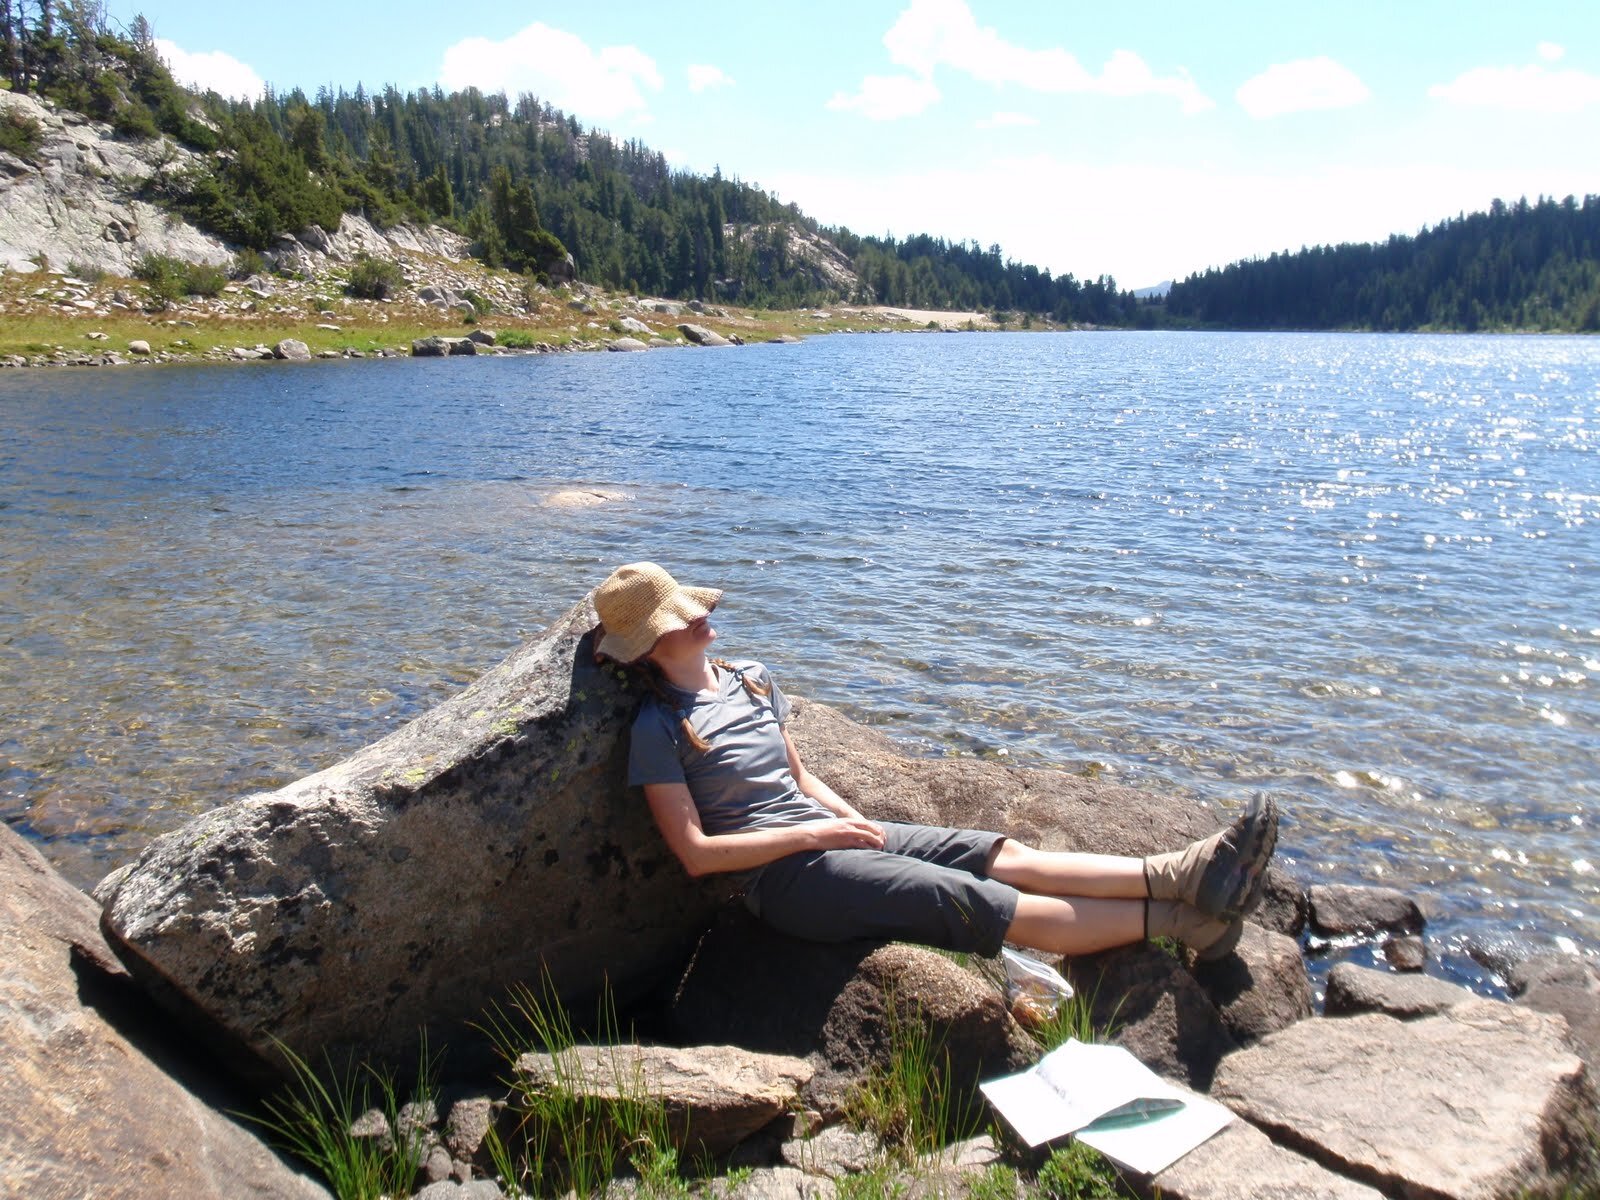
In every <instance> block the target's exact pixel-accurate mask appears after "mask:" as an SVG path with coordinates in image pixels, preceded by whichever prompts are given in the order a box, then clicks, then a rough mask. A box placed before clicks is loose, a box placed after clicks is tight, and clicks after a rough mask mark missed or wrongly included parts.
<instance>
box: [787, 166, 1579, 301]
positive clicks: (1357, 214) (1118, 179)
mask: <svg viewBox="0 0 1600 1200" xmlns="http://www.w3.org/2000/svg"><path fill="white" fill-rule="evenodd" d="M764 183H765V184H766V185H767V186H769V187H772V188H773V189H775V190H776V191H777V192H778V193H779V194H781V195H782V196H784V198H785V199H787V200H792V201H793V202H795V203H796V204H798V205H799V206H800V207H801V208H802V209H803V210H805V212H806V213H807V214H809V215H810V216H813V217H816V218H817V219H818V220H819V221H822V222H823V223H825V224H843V225H848V226H849V227H850V228H852V229H855V230H859V231H871V232H873V233H877V232H881V231H886V230H887V231H891V232H893V233H894V234H895V235H896V236H905V235H908V234H913V233H931V234H935V235H937V236H942V237H946V238H950V239H953V240H966V239H976V240H978V241H979V242H980V243H982V244H983V245H985V246H987V245H989V244H991V243H994V242H998V243H999V244H1000V245H1001V247H1002V248H1003V249H1004V251H1005V253H1006V256H1007V257H1008V258H1012V259H1015V260H1017V261H1019V262H1025V263H1034V264H1037V265H1038V266H1040V267H1048V268H1050V270H1052V271H1053V272H1055V273H1056V274H1058V275H1059V274H1062V273H1065V272H1069V271H1070V272H1071V273H1073V274H1074V275H1076V276H1077V277H1078V278H1079V279H1091V278H1094V277H1095V276H1097V275H1100V274H1110V275H1114V276H1116V279H1117V282H1118V283H1119V284H1120V285H1121V286H1124V287H1130V288H1132V287H1144V286H1147V285H1150V284H1154V283H1156V282H1158V281H1160V280H1162V279H1182V278H1183V277H1185V276H1186V275H1189V274H1191V273H1193V272H1196V271H1203V270H1205V269H1206V268H1207V267H1211V266H1223V265H1226V264H1227V263H1230V262H1234V261H1236V260H1238V259H1242V258H1249V257H1255V256H1262V257H1264V256H1266V255H1268V254H1271V253H1273V252H1275V251H1280V250H1298V249H1300V248H1301V247H1302V246H1306V245H1317V244H1328V243H1338V242H1342V241H1358V242H1365V241H1382V240H1383V239H1385V238H1387V237H1388V236H1389V235H1390V234H1391V233H1415V232H1416V231H1417V230H1418V229H1419V228H1421V227H1422V226H1423V225H1434V224H1437V223H1438V222H1439V221H1441V220H1443V219H1445V218H1446V217H1453V216H1454V215H1455V214H1456V213H1458V212H1462V211H1467V212H1471V211H1474V210H1477V211H1482V210H1485V209H1487V208H1488V207H1489V202H1490V201H1491V200H1492V199H1493V198H1494V197H1496V196H1501V197H1504V198H1505V199H1507V200H1511V199H1514V198H1516V197H1518V196H1522V195H1528V196H1530V197H1531V196H1533V195H1536V194H1538V193H1540V192H1543V193H1545V194H1547V195H1554V196H1562V195H1567V194H1575V195H1579V196H1581V195H1584V194H1585V192H1586V190H1588V191H1592V190H1593V189H1594V180H1593V177H1592V174H1591V173H1590V172H1589V171H1587V170H1586V169H1584V167H1583V166H1582V164H1574V165H1572V166H1570V167H1566V168H1561V169H1554V170H1550V171H1546V172H1544V173H1543V174H1542V175H1540V176H1535V177H1533V178H1530V177H1529V175H1528V173H1527V171H1526V169H1525V168H1513V167H1506V168H1495V167H1483V168H1452V167H1445V166H1441V165H1439V164H1437V163H1420V162H1419V163H1415V164H1411V165H1403V166H1389V167H1354V166H1330V167H1324V168H1319V169H1317V170H1314V171H1306V172H1300V173H1284V174H1272V173H1267V172H1244V171H1240V172H1223V171H1219V170H1217V169H1215V168H1211V169H1206V168H1200V167H1171V166H1166V165H1118V166H1106V165H1096V164H1092V163H1084V162H1073V161H1067V160H1064V159H1059V158H1056V157H1054V156H1051V155H1043V154H1041V155H1033V156H1029V157H1019V158H1000V159H996V160H994V161H992V162H990V163H988V164H986V165H985V166H984V167H983V168H981V169H971V170H963V169H956V168H939V169H935V170H928V171H919V172H915V173H908V174H892V175H866V174H858V173H853V172H840V173H837V174H799V173H794V174H782V173H779V174H777V175H775V176H773V177H771V178H767V179H765V180H764ZM1174 196H1182V197H1183V203H1182V204H1181V205H1176V206H1174V204H1173V203H1172V198H1173V197H1174Z"/></svg>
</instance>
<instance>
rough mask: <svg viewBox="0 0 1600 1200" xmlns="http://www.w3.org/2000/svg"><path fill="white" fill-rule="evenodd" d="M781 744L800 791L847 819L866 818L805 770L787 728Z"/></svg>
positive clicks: (863, 819)
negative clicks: (787, 755)
mask: <svg viewBox="0 0 1600 1200" xmlns="http://www.w3.org/2000/svg"><path fill="white" fill-rule="evenodd" d="M783 746H784V749H785V750H787V751H788V752H789V774H791V775H793V776H794V781H795V783H796V785H798V786H799V788H800V790H801V791H802V792H804V793H805V794H806V795H807V796H810V797H811V798H812V799H813V800H815V801H816V802H817V803H818V804H820V805H822V806H823V807H824V808H827V809H830V810H831V811H833V812H836V813H838V814H839V815H840V816H841V817H843V818H845V819H846V820H848V821H865V820H867V818H866V817H864V816H862V815H861V813H860V812H858V811H857V810H856V809H855V808H854V807H852V806H851V805H850V804H849V803H848V802H847V801H846V800H845V799H844V797H842V796H840V795H839V793H838V792H836V791H834V790H833V789H832V788H831V787H829V786H828V785H827V784H825V783H823V782H822V780H820V779H818V778H817V777H816V776H815V775H813V774H812V773H811V772H810V771H808V770H806V765H805V763H803V762H801V761H800V751H799V749H798V748H797V747H796V746H795V744H794V739H793V738H792V737H790V736H789V730H788V729H787V728H785V729H784V730H783ZM869 823H870V822H869Z"/></svg>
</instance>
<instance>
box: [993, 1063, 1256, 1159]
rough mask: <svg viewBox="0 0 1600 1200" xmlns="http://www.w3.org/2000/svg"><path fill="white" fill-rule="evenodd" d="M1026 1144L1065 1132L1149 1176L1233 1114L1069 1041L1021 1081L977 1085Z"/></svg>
mask: <svg viewBox="0 0 1600 1200" xmlns="http://www.w3.org/2000/svg"><path fill="white" fill-rule="evenodd" d="M980 1086H981V1088H982V1091H983V1094H984V1095H985V1096H986V1097H988V1100H989V1103H990V1104H992V1105H994V1108H995V1111H996V1112H998V1113H999V1114H1000V1115H1001V1116H1002V1117H1004V1118H1005V1119H1006V1120H1007V1121H1008V1122H1009V1123H1010V1125H1011V1127H1012V1128H1013V1129H1015V1130H1016V1131H1017V1135H1018V1136H1019V1137H1021V1138H1022V1140H1023V1141H1025V1142H1027V1143H1028V1145H1030V1146H1038V1145H1042V1144H1043V1143H1045V1142H1049V1141H1053V1140H1054V1139H1056V1138H1059V1137H1065V1136H1066V1135H1067V1134H1069V1133H1070V1134H1073V1135H1075V1136H1076V1137H1077V1139H1078V1140H1079V1141H1080V1142H1084V1143H1085V1144H1087V1145H1090V1146H1093V1147H1094V1148H1095V1149H1096V1150H1098V1151H1100V1152H1101V1153H1102V1154H1104V1155H1105V1156H1106V1157H1107V1158H1111V1159H1114V1160H1116V1161H1117V1162H1119V1163H1121V1164H1122V1165H1123V1166H1125V1167H1128V1168H1130V1169H1132V1170H1135V1171H1140V1172H1143V1173H1144V1174H1146V1175H1154V1174H1155V1173H1156V1172H1157V1171H1160V1170H1163V1169H1164V1168H1166V1167H1168V1166H1170V1165H1171V1164H1172V1163H1175V1162H1177V1161H1178V1159H1180V1158H1182V1157H1183V1156H1184V1155H1185V1154H1187V1153H1189V1151H1191V1150H1193V1149H1194V1148H1195V1147H1196V1146H1198V1145H1199V1144H1200V1143H1201V1142H1203V1141H1205V1140H1206V1139H1207V1138H1209V1137H1210V1136H1211V1135H1212V1134H1214V1133H1216V1132H1217V1131H1218V1130H1219V1129H1221V1128H1222V1127H1223V1126H1224V1125H1226V1124H1227V1123H1228V1122H1229V1121H1231V1120H1233V1114H1232V1113H1230V1112H1229V1111H1228V1110H1227V1109H1225V1108H1223V1107H1222V1105H1220V1104H1217V1103H1216V1102H1215V1101H1212V1100H1207V1099H1206V1098H1205V1097H1204V1096H1200V1095H1197V1094H1196V1093H1194V1092H1189V1091H1185V1090H1184V1089H1182V1088H1180V1087H1176V1086H1174V1085H1173V1084H1170V1083H1168V1082H1167V1081H1166V1080H1164V1079H1162V1078H1161V1077H1160V1076H1158V1075H1157V1074H1156V1073H1155V1072H1154V1071H1152V1070H1150V1068H1149V1067H1147V1066H1145V1065H1144V1064H1143V1063H1142V1062H1140V1061H1139V1060H1138V1059H1136V1058H1135V1057H1134V1056H1133V1055H1131V1054H1129V1053H1128V1052H1127V1051H1126V1050H1124V1049H1123V1048H1122V1047H1121V1046H1101V1045H1091V1044H1089V1043H1085V1042H1080V1041H1077V1040H1076V1039H1074V1040H1071V1041H1067V1042H1065V1043H1063V1044H1062V1045H1060V1046H1058V1047H1056V1049H1054V1050H1052V1051H1051V1052H1050V1053H1049V1054H1047V1055H1045V1056H1044V1057H1043V1058H1042V1059H1040V1060H1039V1061H1038V1062H1037V1063H1035V1064H1034V1065H1033V1066H1032V1067H1030V1068H1029V1069H1028V1070H1026V1071H1023V1072H1022V1073H1021V1074H1020V1075H1008V1076H1006V1077H1005V1078H1004V1079H995V1080H991V1081H990V1082H988V1083H985V1084H982V1085H980Z"/></svg>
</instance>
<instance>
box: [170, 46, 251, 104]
mask: <svg viewBox="0 0 1600 1200" xmlns="http://www.w3.org/2000/svg"><path fill="white" fill-rule="evenodd" d="M156 53H157V54H159V55H160V56H161V60H162V61H163V62H165V63H166V64H167V68H168V69H169V70H170V71H171V72H172V77H173V78H174V79H176V80H177V81H178V82H179V83H181V84H184V85H185V86H187V87H192V88H198V89H200V90H201V91H202V92H216V93H217V94H218V95H221V96H234V97H237V98H239V99H241V100H254V99H256V98H257V97H259V96H260V95H261V94H262V93H263V92H265V91H266V90H267V85H266V84H265V83H264V82H262V79H261V76H259V75H257V74H256V73H255V71H254V70H253V69H251V68H250V67H249V66H247V65H246V64H244V63H242V62H240V61H239V60H238V59H237V58H234V57H233V55H231V54H224V53H223V52H222V51H221V50H211V51H208V52H203V53H200V54H191V53H190V52H189V51H187V50H185V49H183V47H181V46H179V45H177V44H175V43H173V42H169V41H167V40H166V39H165V38H157V39H156Z"/></svg>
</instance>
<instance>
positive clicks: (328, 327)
mask: <svg viewBox="0 0 1600 1200" xmlns="http://www.w3.org/2000/svg"><path fill="white" fill-rule="evenodd" d="M330 315H331V314H330ZM317 328H318V329H326V330H327V331H328V332H329V333H338V332H339V328H340V327H339V326H338V325H333V324H330V323H328V322H326V321H324V322H323V323H322V324H320V325H318V326H317Z"/></svg>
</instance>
